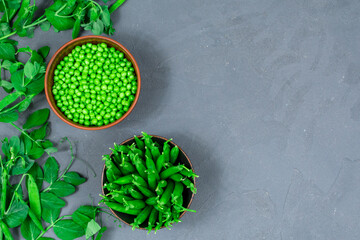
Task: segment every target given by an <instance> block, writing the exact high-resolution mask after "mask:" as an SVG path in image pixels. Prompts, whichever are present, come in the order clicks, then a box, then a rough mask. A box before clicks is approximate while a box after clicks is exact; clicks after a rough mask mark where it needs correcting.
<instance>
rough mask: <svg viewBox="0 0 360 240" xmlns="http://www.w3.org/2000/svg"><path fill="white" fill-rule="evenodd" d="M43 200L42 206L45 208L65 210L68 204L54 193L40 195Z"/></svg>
mask: <svg viewBox="0 0 360 240" xmlns="http://www.w3.org/2000/svg"><path fill="white" fill-rule="evenodd" d="M40 198H41V205H42V207H43V208H51V209H54V208H63V207H65V205H66V203H65V201H64V200H62V199H61V198H58V197H57V196H56V195H55V194H53V193H48V192H43V193H41V194H40Z"/></svg>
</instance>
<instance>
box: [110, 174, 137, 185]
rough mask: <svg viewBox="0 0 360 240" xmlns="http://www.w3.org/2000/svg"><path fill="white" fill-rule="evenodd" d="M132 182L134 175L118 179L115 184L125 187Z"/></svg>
mask: <svg viewBox="0 0 360 240" xmlns="http://www.w3.org/2000/svg"><path fill="white" fill-rule="evenodd" d="M132 181H133V177H132V175H127V176H124V177H120V178H118V179H116V180H115V181H114V182H113V183H116V184H119V185H125V184H129V183H131V182H132Z"/></svg>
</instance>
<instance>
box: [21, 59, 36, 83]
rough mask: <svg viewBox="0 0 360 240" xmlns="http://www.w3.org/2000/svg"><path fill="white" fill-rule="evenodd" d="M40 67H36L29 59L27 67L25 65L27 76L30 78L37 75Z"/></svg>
mask: <svg viewBox="0 0 360 240" xmlns="http://www.w3.org/2000/svg"><path fill="white" fill-rule="evenodd" d="M37 70H38V69H36V68H35V66H34V64H33V63H32V62H30V61H27V62H26V63H25V67H24V73H25V76H26V77H27V78H30V79H32V78H33V77H35V75H36V74H37V72H38V71H37Z"/></svg>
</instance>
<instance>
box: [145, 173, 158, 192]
mask: <svg viewBox="0 0 360 240" xmlns="http://www.w3.org/2000/svg"><path fill="white" fill-rule="evenodd" d="M158 175H159V174H156V173H155V171H148V177H147V180H148V183H149V188H150V189H151V190H155V189H156V186H157V176H158Z"/></svg>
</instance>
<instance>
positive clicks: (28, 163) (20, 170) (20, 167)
mask: <svg viewBox="0 0 360 240" xmlns="http://www.w3.org/2000/svg"><path fill="white" fill-rule="evenodd" d="M34 162H35V161H34V160H31V159H30V158H29V157H28V156H23V157H21V158H17V159H16V161H15V164H14V166H13V167H12V168H11V171H10V175H12V176H15V175H20V174H24V173H26V172H27V171H29V169H30V168H31V167H32V166H33V165H34Z"/></svg>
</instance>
